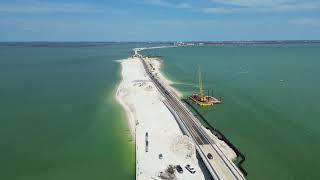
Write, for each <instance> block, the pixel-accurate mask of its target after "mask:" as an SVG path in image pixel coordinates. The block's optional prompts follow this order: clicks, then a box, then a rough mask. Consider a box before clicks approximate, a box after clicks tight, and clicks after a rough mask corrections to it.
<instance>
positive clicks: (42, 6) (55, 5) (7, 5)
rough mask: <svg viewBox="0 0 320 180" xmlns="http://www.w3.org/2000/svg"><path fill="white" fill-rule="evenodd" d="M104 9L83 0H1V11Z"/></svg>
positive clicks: (79, 11)
mask: <svg viewBox="0 0 320 180" xmlns="http://www.w3.org/2000/svg"><path fill="white" fill-rule="evenodd" d="M99 12H102V9H100V8H98V7H96V6H93V5H91V4H87V3H82V2H55V1H54V2H49V1H37V0H31V1H18V2H0V13H99Z"/></svg>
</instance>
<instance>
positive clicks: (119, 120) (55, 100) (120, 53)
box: [0, 43, 140, 180]
mask: <svg viewBox="0 0 320 180" xmlns="http://www.w3.org/2000/svg"><path fill="white" fill-rule="evenodd" d="M136 46H140V45H137V44H105V45H101V44H99V45H97V44H83V43H74V44H72V43H71V44H70V43H66V44H63V43H60V44H52V43H51V44H50V43H49V44H45V43H42V44H37V43H35V44H34V43H25V44H21V43H20V44H15V45H14V46H13V45H11V46H6V45H2V46H1V47H0V99H1V101H0V157H1V162H0V169H1V171H0V172H1V173H0V179H3V180H17V179H21V180H37V179H39V180H44V179H46V180H50V179H52V180H53V179H55V180H58V179H59V180H70V179H79V180H80V179H86V180H87V179H95V180H98V179H101V180H102V179H104V180H105V179H123V180H126V179H134V177H135V159H134V158H135V157H134V144H133V143H132V142H131V137H130V134H129V131H128V127H127V121H126V117H125V115H124V113H123V111H122V108H121V107H120V105H118V103H116V102H115V99H114V95H115V90H116V86H117V83H118V82H119V80H120V65H119V64H118V63H116V62H114V60H117V59H122V58H126V57H127V56H129V55H130V54H131V48H132V47H136Z"/></svg>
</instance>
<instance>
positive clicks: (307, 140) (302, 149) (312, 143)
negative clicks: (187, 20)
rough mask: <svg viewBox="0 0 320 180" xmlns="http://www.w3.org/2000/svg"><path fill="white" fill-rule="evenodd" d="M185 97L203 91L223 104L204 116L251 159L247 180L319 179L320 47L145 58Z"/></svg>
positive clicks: (168, 52) (180, 52) (183, 51)
mask: <svg viewBox="0 0 320 180" xmlns="http://www.w3.org/2000/svg"><path fill="white" fill-rule="evenodd" d="M143 53H144V54H153V55H161V56H163V66H162V67H163V69H162V70H163V71H164V72H165V74H166V76H168V77H169V78H170V79H171V80H173V81H175V82H177V83H176V84H175V85H174V86H175V87H176V88H177V89H178V90H179V91H181V92H182V93H183V94H184V95H187V94H191V93H192V92H195V91H196V90H197V67H198V64H201V65H202V69H203V80H204V84H205V88H206V89H213V92H214V96H216V97H219V98H221V99H222V100H223V104H221V105H217V106H215V107H213V108H211V109H200V111H201V113H202V114H203V115H204V116H205V117H206V118H207V119H208V120H209V121H210V124H211V125H213V126H214V127H216V128H218V129H219V130H220V131H222V133H224V135H225V136H226V137H228V139H229V140H230V141H231V142H232V143H233V144H234V145H235V146H236V147H238V149H239V150H240V151H241V152H242V153H243V154H244V155H245V156H246V162H245V163H244V167H245V169H246V170H247V171H248V174H249V175H248V179H259V180H260V179H261V180H264V179H266V180H267V179H268V180H269V179H279V180H280V179H281V180H282V179H319V178H320V175H319V173H318V171H317V170H318V168H319V167H320V161H319V158H317V157H318V153H319V152H320V128H319V127H320V121H319V112H320V109H319V105H318V102H320V94H319V92H320V83H318V82H319V80H318V77H320V71H319V69H320V61H319V57H320V45H259V46H252V45H250V46H220V47H215V46H204V47H179V48H167V49H154V50H146V51H144V52H143Z"/></svg>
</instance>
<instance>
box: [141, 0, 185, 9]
mask: <svg viewBox="0 0 320 180" xmlns="http://www.w3.org/2000/svg"><path fill="white" fill-rule="evenodd" d="M144 3H146V4H150V5H156V6H161V7H169V8H179V9H187V8H191V5H190V4H189V3H186V2H172V1H169V0H145V1H144Z"/></svg>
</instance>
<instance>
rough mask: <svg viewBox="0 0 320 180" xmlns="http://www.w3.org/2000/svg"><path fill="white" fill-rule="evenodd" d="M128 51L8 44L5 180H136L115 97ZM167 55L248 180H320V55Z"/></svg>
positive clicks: (0, 89) (2, 125)
mask: <svg viewBox="0 0 320 180" xmlns="http://www.w3.org/2000/svg"><path fill="white" fill-rule="evenodd" d="M145 45H146V44H132V43H130V44H128V43H121V44H118V43H104V44H101V43H98V44H97V43H48V44H46V43H40V44H39V43H18V44H10V46H8V44H0V157H1V161H0V169H1V171H0V172H1V173H0V179H5V180H13V179H14V180H16V179H21V180H38V179H39V180H43V179H46V180H47V179H48V180H51V179H52V180H58V179H59V180H70V179H79V180H80V179H95V180H99V179H119V180H126V179H128V180H129V179H130V180H131V179H134V177H135V160H134V144H133V143H132V142H131V137H130V134H129V131H128V127H127V121H126V117H125V115H124V113H123V110H122V109H121V107H120V105H118V103H116V102H115V99H114V94H115V90H116V87H117V84H118V82H119V81H120V66H119V64H118V63H116V62H114V60H118V59H122V58H126V57H127V56H129V55H131V48H133V47H141V46H145ZM144 53H146V54H154V55H162V56H163V59H164V61H163V62H164V63H163V70H164V71H165V74H166V75H167V76H168V77H169V78H170V79H172V80H174V81H175V82H176V84H175V85H174V86H175V87H176V88H178V90H180V91H181V92H183V93H184V94H185V95H187V94H190V93H191V92H193V91H195V90H196V88H197V84H196V81H197V76H196V75H197V72H196V71H197V66H198V64H201V65H202V68H203V76H204V82H205V88H207V89H213V90H214V94H215V96H217V97H221V98H222V100H223V104H221V105H218V106H216V107H214V108H212V109H200V111H201V112H202V114H204V115H205V117H206V118H207V119H208V120H209V121H210V123H211V125H213V126H215V127H216V128H218V129H219V130H221V131H222V132H223V133H224V134H225V135H226V136H227V137H228V138H229V139H230V140H231V142H232V143H234V144H235V145H236V146H237V147H238V148H239V149H240V151H241V152H243V154H245V156H246V158H247V160H246V162H245V164H244V166H245V168H246V169H247V171H248V172H249V176H248V179H262V180H263V179H279V180H280V179H319V177H320V175H319V173H318V171H317V170H318V168H319V167H320V161H319V158H318V157H319V155H318V153H319V152H320V128H319V127H320V120H319V112H320V109H319V105H318V102H320V94H319V92H320V83H319V79H318V78H319V77H320V71H319V69H320V61H319V57H320V46H319V45H272V46H242V47H237V46H224V47H183V48H168V49H156V50H148V51H145V52H144Z"/></svg>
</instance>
